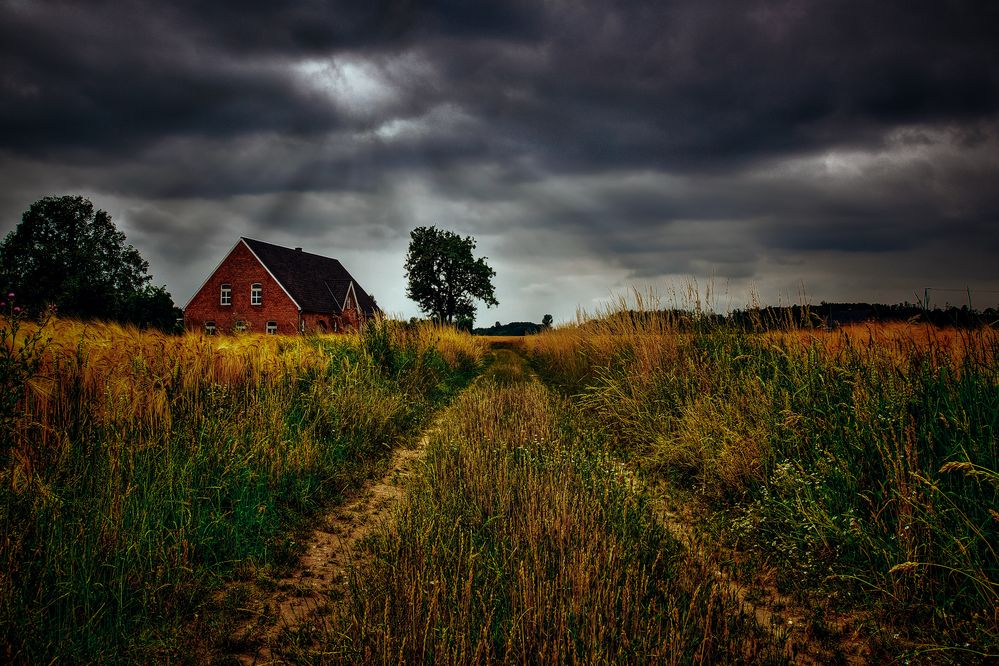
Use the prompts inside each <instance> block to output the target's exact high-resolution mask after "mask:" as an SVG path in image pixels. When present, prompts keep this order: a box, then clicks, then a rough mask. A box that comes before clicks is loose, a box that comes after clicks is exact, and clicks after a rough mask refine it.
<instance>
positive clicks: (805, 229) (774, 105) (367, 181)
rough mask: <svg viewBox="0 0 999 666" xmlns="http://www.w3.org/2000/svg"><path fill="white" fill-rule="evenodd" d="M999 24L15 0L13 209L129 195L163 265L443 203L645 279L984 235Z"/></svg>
mask: <svg viewBox="0 0 999 666" xmlns="http://www.w3.org/2000/svg"><path fill="white" fill-rule="evenodd" d="M996 34H999V4H996V3H995V2H971V1H967V2H938V1H937V2H928V1H924V0H916V1H909V2H900V1H899V2H877V3H870V2H859V1H854V0H842V1H838V2H830V1H820V0H814V1H807V0H805V1H798V0H785V1H773V2H749V3H746V2H729V1H727V0H715V1H707V0H705V1H703V2H662V1H655V2H652V1H650V2H620V3H618V2H598V1H595V0H594V1H592V2H576V1H568V0H566V1H554V2H544V3H540V2H528V1H526V0H524V1H521V2H495V3H484V2H483V3H468V2H461V1H459V0H452V1H448V2H418V1H416V0H384V1H382V2H371V1H361V0H357V1H352V2H346V1H339V2H333V1H330V2H324V1H321V0H304V1H300V2H270V1H265V0H251V1H243V2H229V1H227V2H211V3H201V2H193V0H182V1H179V2H171V3H156V2H151V1H149V0H126V1H115V2H111V1H106V2H88V3H72V2H58V1H43V2H37V1H31V0H6V1H4V0H0V170H2V172H3V173H2V175H3V176H4V181H3V184H2V185H0V208H2V209H0V215H3V220H4V224H5V225H6V226H5V228H9V227H11V226H13V224H14V223H16V216H17V215H18V214H19V213H20V211H21V210H23V209H24V207H26V205H27V204H28V203H30V201H31V200H32V198H35V197H36V196H40V195H41V194H50V193H55V192H56V191H66V190H71V191H85V192H92V193H95V196H97V195H101V194H103V195H105V196H107V197H110V198H111V199H112V200H113V201H114V202H116V205H119V206H120V210H119V215H120V216H121V217H122V218H125V219H124V220H123V221H125V222H127V225H128V226H129V228H130V229H131V230H132V231H133V232H134V233H135V234H137V235H139V236H140V237H142V238H143V239H145V240H146V241H147V242H149V243H150V244H160V243H163V244H164V245H165V246H169V247H170V248H172V249H162V250H161V251H160V250H158V252H159V253H160V255H161V257H162V260H163V265H169V264H170V262H183V261H185V259H187V260H188V261H190V260H193V259H192V258H199V257H201V256H202V255H207V254H208V253H209V252H217V251H218V249H217V248H216V247H215V245H219V246H221V245H228V244H229V243H228V240H227V239H228V238H229V237H231V236H232V235H233V234H235V235H239V234H240V233H251V232H252V233H256V234H257V235H259V236H273V235H281V234H287V235H288V237H289V238H295V237H306V238H310V237H314V238H315V239H316V241H317V242H322V240H321V239H322V238H324V236H323V234H324V233H325V234H327V237H328V238H334V237H335V238H338V239H349V240H350V242H351V243H353V244H356V245H357V247H359V248H361V249H364V250H365V251H367V250H368V249H371V251H374V249H373V248H375V247H377V244H378V243H379V242H383V243H384V244H386V245H387V246H388V245H391V246H392V247H393V248H396V247H397V246H399V245H400V244H402V245H404V243H405V235H406V233H407V231H408V229H409V228H412V226H414V225H415V224H424V223H437V222H440V223H441V224H449V225H451V226H454V227H460V228H464V229H465V230H466V232H475V233H477V234H480V235H483V236H484V237H486V238H487V239H488V238H489V237H491V236H492V237H494V245H493V247H495V248H497V249H498V250H499V251H501V252H508V253H510V256H511V257H512V256H517V257H526V256H534V255H533V252H534V250H535V249H536V248H537V247H539V246H541V245H544V246H545V247H546V248H547V252H548V254H549V256H552V257H555V258H561V259H559V260H564V261H569V258H570V257H571V256H576V257H578V258H579V260H580V261H581V262H582V261H583V257H587V261H588V262H590V263H587V264H586V265H587V266H591V267H592V266H596V265H598V264H599V263H602V265H604V266H606V267H608V268H607V270H608V275H610V274H613V275H615V276H616V277H615V278H613V279H617V280H623V279H628V278H635V279H639V278H642V279H644V278H650V279H652V278H656V277H658V276H664V275H676V274H684V273H693V274H709V273H710V274H715V275H719V276H722V277H726V278H731V279H734V280H742V279H751V278H754V277H761V276H763V275H764V274H766V272H767V271H774V272H775V274H776V273H780V272H781V271H783V270H785V269H786V270H788V271H790V270H792V269H791V268H790V267H801V271H803V273H802V275H806V273H807V271H808V270H812V269H815V270H820V269H821V270H826V272H829V271H832V270H833V268H832V267H833V266H834V264H835V262H836V261H843V257H845V256H849V255H858V256H859V255H878V256H879V257H880V259H881V261H882V263H883V264H885V265H890V264H892V261H893V258H894V257H901V256H902V255H906V256H909V255H913V256H914V254H918V253H919V252H924V251H929V250H928V249H927V248H937V249H938V250H939V251H940V252H941V253H946V254H947V255H948V256H953V255H960V254H961V253H962V252H966V253H968V256H971V255H972V254H974V253H973V252H971V250H972V249H974V250H975V251H988V250H990V249H995V250H999V246H997V237H996V231H995V229H996V227H997V221H999V194H997V193H996V188H995V182H997V178H999V157H997V155H999V133H997V128H999V40H997V39H995V35H996ZM97 203H98V205H101V202H100V201H98V202H97ZM364 229H367V231H364ZM541 229H544V230H545V232H546V233H547V234H548V236H547V238H548V240H547V241H545V243H540V242H539V240H538V239H539V237H540V236H539V230H541ZM206 236H207V237H212V238H216V237H217V239H218V240H217V243H216V242H215V241H214V240H213V241H212V243H215V244H210V243H206V242H202V241H201V240H199V238H201V239H203V238H205V237H206ZM557 238H561V239H563V240H562V241H561V242H559V241H554V240H551V239H557ZM170 239H173V243H170V242H169V241H170ZM565 239H571V242H569V241H566V240H565ZM177 248H180V249H177ZM393 251H395V250H393ZM573 253H575V254H573ZM598 258H599V259H598ZM394 260H395V259H393V261H394ZM510 261H512V262H515V260H514V259H511V260H510ZM858 261H859V262H860V263H857V264H856V266H858V267H860V266H865V265H866V264H864V263H863V261H862V260H859V259H858ZM823 262H825V263H824V264H823ZM818 264H823V266H825V268H823V266H819V267H818V268H815V267H816V266H817V265H818ZM949 265H951V266H952V267H953V268H954V269H955V270H956V271H957V273H955V275H957V274H958V273H959V272H960V271H959V268H960V265H959V263H955V264H949ZM901 266H902V263H898V264H897V265H896V266H895V268H900V267H901ZM914 266H916V267H917V268H918V266H917V264H916V263H911V262H910V264H906V268H905V270H908V271H910V272H911V273H912V274H913V277H912V279H916V278H915V276H914V275H915V272H916V268H913V267H914ZM775 267H777V268H775ZM208 268H210V266H209V267H208ZM978 268H979V267H974V271H972V272H975V274H981V271H980V270H978ZM858 270H860V269H859V268H858ZM870 270H873V269H870ZM969 270H971V268H969ZM622 276H623V277H622ZM806 277H807V276H806ZM531 279H532V280H534V282H529V281H528V280H527V278H524V280H523V281H522V284H521V287H522V288H524V289H533V290H534V291H536V292H538V293H540V291H542V290H541V289H540V287H538V286H537V285H538V284H540V283H541V282H543V279H542V277H541V275H540V274H538V275H534V277H532V278H531ZM610 279H611V278H608V280H610ZM870 279H871V280H872V281H874V280H877V279H878V276H877V275H875V274H874V273H872V274H871V275H870ZM900 279H901V278H900ZM955 279H961V278H959V277H955ZM185 288H186V287H185Z"/></svg>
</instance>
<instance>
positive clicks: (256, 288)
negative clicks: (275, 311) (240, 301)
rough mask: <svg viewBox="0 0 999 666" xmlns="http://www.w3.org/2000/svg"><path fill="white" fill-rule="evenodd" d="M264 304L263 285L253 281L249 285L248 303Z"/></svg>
mask: <svg viewBox="0 0 999 666" xmlns="http://www.w3.org/2000/svg"><path fill="white" fill-rule="evenodd" d="M263 304H264V285H262V284H261V283H259V282H254V283H253V284H251V285H250V305H263Z"/></svg>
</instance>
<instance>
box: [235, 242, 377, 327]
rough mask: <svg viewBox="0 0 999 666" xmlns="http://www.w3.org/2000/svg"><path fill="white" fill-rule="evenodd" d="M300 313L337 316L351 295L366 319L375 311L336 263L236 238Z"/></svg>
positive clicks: (289, 249) (372, 301)
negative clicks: (321, 313) (286, 294)
mask: <svg viewBox="0 0 999 666" xmlns="http://www.w3.org/2000/svg"><path fill="white" fill-rule="evenodd" d="M240 240H241V241H242V242H243V243H245V244H246V246H247V247H248V248H249V249H250V252H252V253H253V254H254V256H256V257H257V259H259V260H260V263H261V264H263V266H264V268H266V269H267V271H268V272H269V273H270V274H271V275H272V276H273V277H274V279H275V280H277V282H278V284H280V285H281V287H282V288H283V289H284V290H285V291H286V292H287V293H288V295H289V296H290V297H291V299H292V300H293V301H295V302H296V303H297V304H298V307H299V308H301V309H302V311H303V312H326V313H333V314H339V313H340V311H341V310H343V307H344V305H345V303H346V300H347V295H348V294H352V295H353V298H354V300H355V301H356V302H357V307H358V309H359V310H360V311H361V312H363V313H364V314H365V315H366V316H371V315H373V314H375V313H376V312H378V311H379V309H378V306H377V305H376V304H375V301H374V299H373V298H371V296H369V295H368V293H367V292H366V291H364V289H363V288H362V287H361V285H359V284H357V281H356V280H354V278H353V276H351V274H350V273H348V272H347V269H346V268H344V267H343V264H341V263H340V262H339V261H337V260H336V259H332V258H330V257H323V256H321V255H318V254H312V253H311V252H303V251H302V250H293V249H291V248H287V247H281V246H280V245H274V244H272V243H265V242H264V241H259V240H254V239H252V238H240Z"/></svg>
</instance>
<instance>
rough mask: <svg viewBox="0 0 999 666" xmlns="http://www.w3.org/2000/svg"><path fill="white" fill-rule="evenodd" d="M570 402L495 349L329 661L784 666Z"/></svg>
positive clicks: (331, 636) (320, 643) (437, 444)
mask: <svg viewBox="0 0 999 666" xmlns="http://www.w3.org/2000/svg"><path fill="white" fill-rule="evenodd" d="M607 453H608V452H607V449H606V447H605V445H604V442H603V440H602V438H601V437H599V436H595V435H594V433H593V432H592V431H591V430H590V429H589V428H588V427H586V422H585V419H583V418H582V416H581V415H580V414H579V413H578V410H577V409H576V408H575V407H574V406H573V405H572V403H571V402H570V401H569V400H568V399H566V398H564V397H560V396H559V395H557V394H556V393H554V392H553V391H551V390H550V389H548V388H546V387H545V386H544V385H543V384H541V383H540V382H539V381H538V380H537V379H536V378H534V377H533V376H532V373H530V371H529V370H527V369H525V368H524V366H523V363H522V361H520V359H519V357H518V356H517V355H516V354H514V353H513V352H511V351H510V350H507V349H501V350H499V351H497V352H495V360H494V361H493V364H492V366H491V367H490V368H489V370H488V372H487V373H486V375H485V376H483V377H481V378H480V379H479V380H477V381H476V383H475V384H474V385H473V386H472V387H471V388H470V389H468V390H467V391H466V392H465V393H464V394H463V395H462V396H461V397H460V398H459V399H458V400H457V401H455V403H454V404H453V405H452V406H451V407H449V408H448V409H447V411H446V412H445V414H444V416H443V418H442V419H441V420H440V421H439V423H438V424H437V426H436V427H435V429H434V430H433V432H432V433H431V439H430V444H429V447H428V452H427V456H426V460H425V468H424V473H423V474H422V476H420V477H419V478H418V479H417V480H416V482H415V483H414V485H413V486H412V487H411V488H410V492H409V495H408V497H407V498H406V499H405V500H404V501H403V503H402V505H401V507H400V508H399V509H398V511H397V514H396V519H395V521H394V522H393V523H392V524H391V525H390V526H389V527H387V528H386V529H384V530H382V531H380V532H379V533H377V534H376V535H375V536H374V537H372V538H370V539H369V540H368V542H367V544H366V548H367V550H368V555H370V557H369V558H367V560H366V561H367V562H368V564H366V565H362V566H361V567H360V568H359V569H358V570H357V571H356V573H355V576H353V577H352V579H351V580H350V583H349V585H348V587H347V590H346V592H345V595H344V598H343V599H342V600H341V601H340V603H339V604H337V605H336V606H335V607H334V612H333V614H332V616H331V617H330V618H329V619H328V621H327V622H326V623H325V625H324V626H323V628H322V631H321V632H320V635H319V637H318V638H317V639H316V640H315V642H313V643H311V644H309V645H308V646H307V647H306V648H303V650H302V652H301V653H299V654H298V655H296V656H298V657H299V658H301V659H302V660H304V661H324V662H333V663H385V662H389V661H391V662H396V661H399V662H402V663H490V662H499V663H524V662H530V663H595V662H596V663H600V662H622V663H631V662H635V661H639V662H642V661H652V662H656V663H686V662H691V661H694V660H696V661H700V662H703V663H717V662H739V661H744V660H746V659H753V660H754V661H756V662H757V663H782V662H783V658H782V656H781V655H782V636H781V631H780V629H777V630H774V629H772V628H762V627H758V626H756V625H755V623H754V622H753V620H752V618H751V617H750V616H748V615H746V614H743V613H741V612H740V609H739V605H738V604H737V603H736V602H735V599H734V598H733V596H732V595H730V594H728V593H727V592H726V590H724V589H723V588H720V587H718V586H716V585H714V584H713V579H714V572H713V571H709V570H706V569H705V568H704V567H703V566H702V563H701V562H700V561H699V560H697V559H692V558H690V557H689V554H688V553H687V551H686V549H685V548H684V547H683V546H682V545H681V544H680V543H678V542H677V540H676V539H674V538H673V537H672V536H670V534H669V533H668V531H667V530H666V529H664V528H663V527H662V526H661V525H660V524H659V523H658V522H657V521H656V519H655V517H654V515H653V512H652V507H651V505H650V503H649V498H648V497H647V496H645V495H644V494H643V493H642V492H641V491H640V490H638V489H636V488H635V487H634V484H633V483H632V481H631V480H630V478H629V475H628V474H627V473H626V471H625V470H624V469H623V467H622V466H621V465H620V464H618V463H616V462H615V461H614V460H613V459H612V458H610V457H609V456H608V455H607Z"/></svg>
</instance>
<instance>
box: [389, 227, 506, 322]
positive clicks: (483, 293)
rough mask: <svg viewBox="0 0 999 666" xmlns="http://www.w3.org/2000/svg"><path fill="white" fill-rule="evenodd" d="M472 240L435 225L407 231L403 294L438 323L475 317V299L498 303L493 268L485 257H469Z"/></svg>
mask: <svg viewBox="0 0 999 666" xmlns="http://www.w3.org/2000/svg"><path fill="white" fill-rule="evenodd" d="M474 249H475V239H474V238H472V237H471V236H465V237H464V238H462V237H461V236H459V235H458V234H456V233H454V232H452V231H446V230H442V229H438V228H437V227H419V228H417V229H414V230H413V231H412V232H411V233H410V241H409V253H408V254H407V255H406V279H407V281H408V285H407V287H406V295H407V296H408V297H409V298H411V299H413V300H414V301H416V303H417V305H419V306H420V309H421V310H423V311H424V312H425V313H427V314H428V315H430V316H431V317H433V318H434V319H435V320H437V321H440V322H447V323H448V324H452V323H454V321H455V320H456V319H458V320H461V321H469V322H470V321H471V320H473V319H474V318H475V301H476V300H480V301H483V302H485V304H486V307H492V306H493V305H499V301H497V300H496V294H495V290H494V287H493V282H492V279H493V277H495V276H496V271H494V270H493V269H491V268H490V267H489V265H488V264H487V263H486V257H480V258H478V259H476V258H475V257H473V256H472V250H474Z"/></svg>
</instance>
